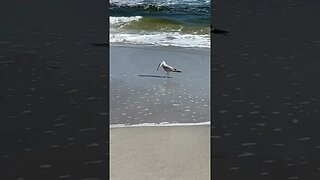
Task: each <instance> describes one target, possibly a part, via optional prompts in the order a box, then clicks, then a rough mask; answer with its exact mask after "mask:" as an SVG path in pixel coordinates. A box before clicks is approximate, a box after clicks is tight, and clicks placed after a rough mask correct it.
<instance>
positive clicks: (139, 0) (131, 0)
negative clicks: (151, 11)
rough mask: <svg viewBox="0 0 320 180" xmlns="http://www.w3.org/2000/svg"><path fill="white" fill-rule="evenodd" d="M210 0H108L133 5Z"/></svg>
mask: <svg viewBox="0 0 320 180" xmlns="http://www.w3.org/2000/svg"><path fill="white" fill-rule="evenodd" d="M209 3H210V0H149V1H145V0H110V4H116V5H120V6H121V5H126V6H135V5H140V4H154V5H179V4H188V5H198V4H209Z"/></svg>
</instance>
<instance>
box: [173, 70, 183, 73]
mask: <svg viewBox="0 0 320 180" xmlns="http://www.w3.org/2000/svg"><path fill="white" fill-rule="evenodd" d="M174 72H178V73H181V72H182V71H178V70H175V71H174Z"/></svg>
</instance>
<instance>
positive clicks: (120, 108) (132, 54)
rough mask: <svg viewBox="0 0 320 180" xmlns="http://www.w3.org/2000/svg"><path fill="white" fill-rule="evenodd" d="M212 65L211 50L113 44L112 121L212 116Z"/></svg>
mask: <svg viewBox="0 0 320 180" xmlns="http://www.w3.org/2000/svg"><path fill="white" fill-rule="evenodd" d="M162 60H165V61H166V62H167V64H169V65H172V66H173V67H175V68H177V69H178V70H181V71H182V73H170V75H169V77H170V78H166V73H165V71H164V70H163V69H162V68H160V69H159V71H157V70H156V69H157V67H158V64H159V63H160V62H161V61H162ZM209 67H210V50H209V49H187V48H178V47H156V46H154V47H147V46H131V47H130V46H111V47H110V124H141V123H160V122H170V123H197V122H208V121H210V106H209V104H210V76H209V72H210V68H209Z"/></svg>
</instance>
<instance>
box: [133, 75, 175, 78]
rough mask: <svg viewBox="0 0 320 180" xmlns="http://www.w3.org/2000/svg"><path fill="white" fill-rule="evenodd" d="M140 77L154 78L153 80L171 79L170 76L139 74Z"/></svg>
mask: <svg viewBox="0 0 320 180" xmlns="http://www.w3.org/2000/svg"><path fill="white" fill-rule="evenodd" d="M138 76H140V77H154V78H172V77H170V76H159V75H152V74H139V75H138Z"/></svg>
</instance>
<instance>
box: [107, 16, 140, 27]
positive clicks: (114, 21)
mask: <svg viewBox="0 0 320 180" xmlns="http://www.w3.org/2000/svg"><path fill="white" fill-rule="evenodd" d="M141 18H142V16H130V17H113V16H110V18H109V23H110V25H111V26H112V25H123V24H126V23H128V22H131V21H138V20H139V19H141Z"/></svg>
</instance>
